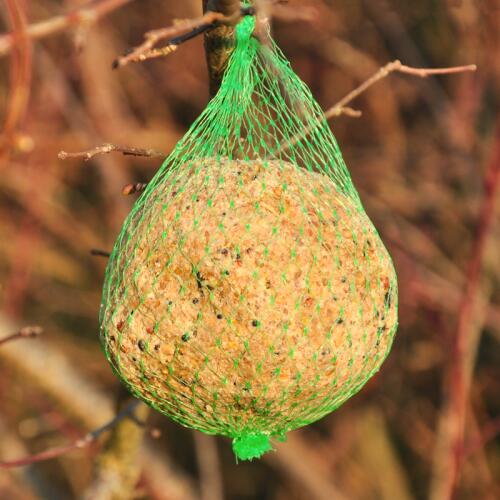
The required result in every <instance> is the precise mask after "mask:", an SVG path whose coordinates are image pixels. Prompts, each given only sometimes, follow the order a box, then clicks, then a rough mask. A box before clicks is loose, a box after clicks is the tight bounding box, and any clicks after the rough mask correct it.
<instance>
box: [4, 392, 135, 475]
mask: <svg viewBox="0 0 500 500" xmlns="http://www.w3.org/2000/svg"><path fill="white" fill-rule="evenodd" d="M139 404H140V402H139V401H133V402H132V403H130V404H129V405H128V406H126V407H125V408H124V409H123V410H122V411H121V412H119V413H118V414H117V415H116V417H115V418H113V420H111V421H109V422H108V423H107V424H105V425H103V426H102V427H99V428H98V429H96V430H95V431H92V432H89V433H88V434H87V435H86V436H84V437H83V438H81V439H78V440H76V441H74V442H73V443H70V444H67V445H65V446H58V447H56V448H52V449H50V450H47V451H43V452H41V453H37V454H35V455H29V456H27V457H24V458H20V459H18V460H12V461H9V462H0V469H10V468H13V467H22V466H25V465H31V464H34V463H37V462H44V461H46V460H51V459H53V458H57V457H60V456H62V455H66V454H67V453H69V452H71V451H74V450H81V449H83V448H87V447H88V446H90V445H91V444H92V443H94V442H96V441H97V439H99V437H100V436H101V435H102V434H104V433H105V432H108V431H110V430H111V429H113V428H114V427H115V426H116V425H117V424H118V423H119V422H121V421H122V420H123V419H125V418H127V417H131V416H132V415H133V412H134V410H135V409H136V407H137V406H138V405H139Z"/></svg>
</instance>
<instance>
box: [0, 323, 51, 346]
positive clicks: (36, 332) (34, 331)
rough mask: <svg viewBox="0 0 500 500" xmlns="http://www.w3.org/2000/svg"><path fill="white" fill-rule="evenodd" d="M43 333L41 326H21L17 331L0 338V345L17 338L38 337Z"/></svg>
mask: <svg viewBox="0 0 500 500" xmlns="http://www.w3.org/2000/svg"><path fill="white" fill-rule="evenodd" d="M42 333H43V328H42V327H41V326H25V327H24V328H21V329H20V330H19V331H18V332H16V333H13V334H12V335H9V336H8V337H5V338H3V339H0V345H3V344H7V343H8V342H12V341H13V340H19V339H33V338H35V337H39V336H40V335H41V334H42Z"/></svg>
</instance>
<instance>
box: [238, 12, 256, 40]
mask: <svg viewBox="0 0 500 500" xmlns="http://www.w3.org/2000/svg"><path fill="white" fill-rule="evenodd" d="M254 29H255V17H254V16H244V17H243V19H242V20H241V22H240V23H239V24H238V26H236V39H237V40H238V41H239V42H242V41H248V40H250V37H251V36H252V33H253V32H254Z"/></svg>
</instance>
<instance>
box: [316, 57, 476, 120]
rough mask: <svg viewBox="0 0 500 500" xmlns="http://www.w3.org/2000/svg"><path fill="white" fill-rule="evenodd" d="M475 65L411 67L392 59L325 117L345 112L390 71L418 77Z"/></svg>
mask: <svg viewBox="0 0 500 500" xmlns="http://www.w3.org/2000/svg"><path fill="white" fill-rule="evenodd" d="M476 70H477V66H476V65H475V64H470V65H467V66H456V67H452V68H434V69H431V68H412V67H411V66H406V65H404V64H403V63H402V62H401V61H398V60H396V61H392V62H390V63H388V64H386V65H385V66H383V67H382V68H380V69H379V70H378V71H377V72H376V73H375V74H374V75H373V76H372V77H370V78H368V80H366V81H365V82H363V83H362V84H361V85H360V86H359V87H357V88H356V89H354V90H353V91H352V92H349V93H348V94H347V95H346V96H345V97H344V98H343V99H341V100H340V101H339V102H337V104H335V105H334V106H332V107H331V108H329V109H328V110H327V111H326V112H325V115H326V117H327V118H334V117H336V116H340V115H341V114H348V113H345V108H346V106H347V105H348V104H350V103H351V102H352V101H354V99H356V98H357V97H359V96H360V95H361V94H363V93H364V92H366V91H367V90H368V89H369V88H370V87H371V86H373V85H374V84H375V83H377V82H379V81H380V80H383V79H384V78H387V77H388V76H389V75H390V74H391V73H403V74H406V75H412V76H418V77H420V78H427V77H429V76H433V75H451V74H456V73H464V72H466V71H476Z"/></svg>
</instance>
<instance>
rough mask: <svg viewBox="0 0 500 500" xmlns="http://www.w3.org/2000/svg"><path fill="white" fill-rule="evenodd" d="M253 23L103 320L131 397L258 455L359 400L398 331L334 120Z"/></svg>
mask: <svg viewBox="0 0 500 500" xmlns="http://www.w3.org/2000/svg"><path fill="white" fill-rule="evenodd" d="M254 27H255V20H254V18H252V17H246V18H245V19H244V20H243V21H242V22H241V23H240V24H239V25H238V26H237V28H236V32H237V34H236V47H235V50H234V52H233V55H232V56H231V59H230V62H229V65H228V68H227V70H226V73H225V77H224V81H223V83H222V86H221V88H220V91H219V92H218V94H217V95H216V96H215V98H214V99H213V100H212V101H211V102H210V103H209V105H208V107H207V108H206V110H205V111H204V112H203V114H202V115H201V116H200V117H199V118H198V120H197V121H196V122H195V123H194V124H193V126H192V127H191V129H190V130H189V132H188V133H187V134H186V136H185V137H184V138H183V139H182V140H181V141H180V142H179V143H178V144H177V146H176V148H175V150H174V151H173V152H172V154H171V155H170V156H169V157H168V158H167V160H166V161H165V163H164V165H163V166H162V168H161V169H160V171H159V172H158V173H157V174H156V176H155V177H154V179H153V181H152V182H151V183H150V184H149V186H148V188H147V190H146V192H145V193H144V194H143V195H142V197H141V198H140V199H139V200H138V202H137V203H136V205H135V207H134V209H133V211H132V212H131V214H130V215H129V217H128V219H127V221H126V223H125V225H124V227H123V230H122V232H121V234H120V236H119V238H118V241H117V243H116V245H115V248H114V250H113V253H112V255H111V259H110V262H109V266H108V269H107V274H106V281H105V286H104V294H103V302H102V306H101V307H102V309H101V317H100V321H101V340H102V343H103V346H104V350H105V352H106V355H107V357H108V359H109V361H110V363H111V365H112V367H113V369H114V371H115V373H116V374H117V375H118V376H119V377H120V379H121V380H122V381H123V382H124V383H125V384H126V386H127V387H128V389H129V390H130V391H131V392H132V393H133V394H134V395H135V396H137V397H138V398H140V399H142V400H144V401H145V402H146V403H148V404H149V405H150V406H152V407H153V408H155V409H157V410H158V411H160V412H162V413H164V414H166V415H168V416H169V417H171V418H172V419H174V420H175V421H177V422H179V423H181V424H183V425H185V426H188V427H192V428H195V429H198V430H200V431H203V432H205V433H208V434H219V435H223V436H227V437H230V438H232V439H233V449H234V451H235V453H236V455H237V457H238V458H240V459H243V460H246V459H252V458H256V457H260V456H261V455H262V454H263V453H265V452H266V451H269V450H270V449H271V448H272V446H271V440H272V439H273V438H274V439H277V440H283V439H284V438H285V435H286V433H287V432H289V431H290V430H293V429H296V428H298V427H301V426H304V425H306V424H309V423H311V422H314V421H316V420H318V419H320V418H321V417H323V416H324V415H326V414H328V413H330V412H331V411H333V410H335V409H336V408H338V407H339V406H340V405H341V404H342V403H344V402H345V401H346V400H347V399H349V398H350V397H351V396H352V395H353V394H355V393H356V392H358V391H359V390H360V389H361V387H362V386H363V385H364V384H365V383H366V382H367V380H368V379H369V378H370V377H371V376H372V375H373V374H374V373H375V372H376V371H377V370H378V369H379V368H380V366H381V364H382V362H383V360H384V359H385V357H386V356H387V354H388V352H389V350H390V347H391V343H392V339H393V336H394V334H395V331H396V327H397V282H396V275H395V271H394V267H393V264H392V261H391V258H390V256H389V254H388V252H387V250H386V249H385V247H384V245H383V243H382V241H381V240H380V238H379V236H378V234H377V231H376V229H375V228H374V227H373V225H372V223H371V221H370V220H369V218H368V216H367V215H366V214H365V212H364V210H363V207H362V205H361V202H360V199H359V196H358V194H357V192H356V190H355V188H354V186H353V184H352V182H351V179H350V175H349V173H348V171H347V168H346V166H345V164H344V161H343V159H342V156H341V153H340V150H339V148H338V145H337V143H336V140H335V138H334V136H333V134H332V132H331V131H330V128H329V126H328V124H327V122H326V120H325V117H324V114H323V112H322V111H321V109H320V107H319V106H318V104H317V103H316V102H315V100H314V99H313V97H312V95H311V93H310V91H309V89H308V88H307V87H306V86H305V84H304V83H303V82H302V81H301V80H300V79H299V78H298V76H297V75H296V74H295V73H294V72H293V70H292V69H291V67H290V65H289V63H288V61H287V60H286V59H285V57H284V56H283V54H282V53H281V52H280V50H279V49H278V48H277V47H276V45H274V44H273V42H272V41H270V42H269V43H266V44H263V43H261V42H260V41H259V40H258V39H257V38H256V37H255V36H254V34H253V32H254Z"/></svg>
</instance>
